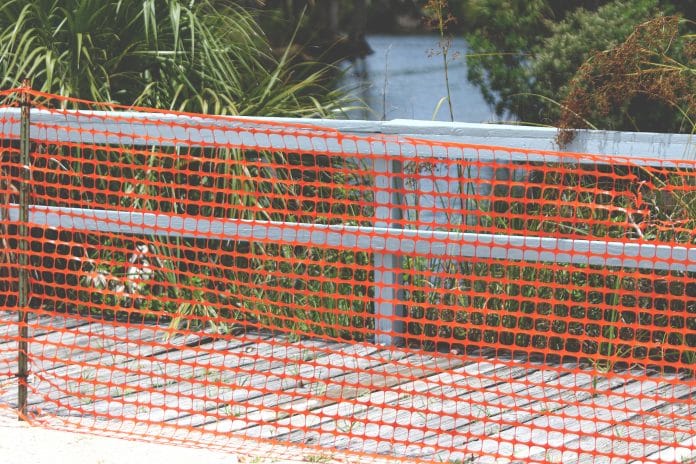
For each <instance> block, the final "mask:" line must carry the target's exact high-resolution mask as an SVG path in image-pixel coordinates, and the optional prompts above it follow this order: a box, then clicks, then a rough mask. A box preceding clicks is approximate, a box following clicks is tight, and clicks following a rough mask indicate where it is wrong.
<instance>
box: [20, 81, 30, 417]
mask: <svg viewBox="0 0 696 464" xmlns="http://www.w3.org/2000/svg"><path fill="white" fill-rule="evenodd" d="M25 88H28V86H27V85H26V83H25ZM29 109H30V102H29V94H28V93H27V92H26V91H23V92H22V99H21V119H20V132H19V172H20V186H19V257H18V262H19V289H18V302H17V303H18V308H19V311H18V319H19V344H18V352H17V380H18V387H17V388H18V390H17V406H18V412H19V414H18V415H17V416H18V419H19V420H20V421H23V420H25V419H26V413H27V399H28V398H27V381H28V377H29V359H28V352H29V346H28V342H27V339H28V337H29V327H28V326H27V316H28V314H27V311H26V310H27V306H28V303H29V225H28V223H29V193H30V190H29V187H30V186H29V182H30V180H31V176H30V168H29V166H30V163H31V161H30V158H29V135H30V134H29V123H30V121H29Z"/></svg>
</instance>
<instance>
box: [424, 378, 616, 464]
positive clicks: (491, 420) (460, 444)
mask: <svg viewBox="0 0 696 464" xmlns="http://www.w3.org/2000/svg"><path fill="white" fill-rule="evenodd" d="M621 385H623V381H622V380H619V379H613V381H606V379H595V378H594V377H593V376H591V375H582V374H580V373H572V372H570V370H569V371H568V373H567V374H566V375H560V376H558V377H557V378H556V379H555V380H554V382H550V381H549V382H545V383H544V384H541V385H534V386H531V388H529V389H527V390H524V389H523V390H520V392H521V393H522V395H521V396H520V397H519V398H516V397H515V396H512V395H510V396H508V397H505V396H503V398H505V399H504V405H505V407H503V408H499V407H498V408H496V410H494V411H491V413H489V414H487V415H486V416H482V417H479V418H478V420H476V421H471V420H470V419H468V418H463V419H458V420H457V421H456V425H457V427H456V428H452V429H450V430H449V431H446V432H441V433H439V434H430V435H429V436H428V437H426V438H425V439H424V440H423V442H424V443H425V444H428V445H430V446H432V448H433V450H434V449H436V448H440V449H443V448H444V449H453V450H457V451H456V452H455V453H454V455H453V456H450V455H449V454H448V453H436V454H435V455H434V456H427V457H429V458H433V459H435V460H438V459H442V458H443V456H447V459H469V458H470V457H471V456H476V459H477V460H478V459H481V458H480V456H481V455H485V454H486V453H491V452H492V453H498V449H499V448H500V447H502V448H503V452H505V451H506V448H505V446H506V443H505V442H503V443H501V442H500V441H499V440H498V438H497V437H498V435H500V434H501V433H504V432H505V431H510V433H511V434H512V435H513V437H514V436H515V433H516V431H517V429H518V427H522V426H523V425H524V424H525V422H527V421H530V420H532V419H533V418H535V417H538V416H544V415H546V414H548V413H549V412H550V411H552V410H553V409H554V408H562V407H564V406H565V405H568V404H575V403H576V402H577V401H578V399H579V398H585V397H588V396H591V393H589V391H590V390H592V389H593V388H594V387H596V388H599V389H605V388H612V387H619V386H621ZM496 388H497V387H496ZM509 391H510V389H509V387H508V388H504V389H503V390H502V393H508V392H509ZM539 398H543V400H541V401H540V400H539ZM513 441H514V438H513ZM492 447H495V450H492ZM513 451H514V450H513ZM513 454H514V453H512V452H511V453H510V456H512V455H513Z"/></svg>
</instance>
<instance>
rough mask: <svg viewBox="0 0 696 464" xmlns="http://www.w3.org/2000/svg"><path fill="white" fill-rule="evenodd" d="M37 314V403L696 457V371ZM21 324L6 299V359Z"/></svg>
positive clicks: (425, 445) (420, 445)
mask: <svg viewBox="0 0 696 464" xmlns="http://www.w3.org/2000/svg"><path fill="white" fill-rule="evenodd" d="M30 328H31V332H32V335H33V338H32V340H33V342H32V343H31V344H30V349H31V354H30V358H31V359H32V364H31V372H32V377H31V379H30V389H31V394H30V404H31V406H32V408H34V410H36V411H39V410H40V411H42V413H43V414H49V415H55V416H59V417H64V418H67V420H71V421H73V422H74V421H84V420H90V421H93V423H95V421H114V420H117V419H121V420H127V421H131V422H134V423H138V422H141V423H149V424H162V425H166V426H172V427H177V428H179V429H182V430H185V431H187V433H189V434H190V433H193V432H194V431H201V432H212V433H214V434H216V435H217V436H224V435H227V434H234V435H237V436H243V437H249V438H271V439H276V440H279V441H283V442H287V443H305V444H312V445H319V446H324V447H329V448H331V449H345V450H354V451H361V452H369V453H379V454H384V455H391V456H396V457H410V458H415V459H427V460H433V461H440V460H444V461H448V460H462V461H466V460H468V459H471V458H473V459H472V460H473V462H501V458H502V459H503V460H508V461H510V462H515V461H521V460H535V461H543V462H564V463H571V462H589V461H594V462H619V461H617V457H619V456H624V458H623V459H619V460H620V461H621V462H631V461H635V462H636V463H639V462H641V463H642V462H669V461H672V462H682V461H684V460H685V459H696V455H695V454H694V444H695V443H696V419H695V418H694V417H695V416H696V402H694V395H695V394H696V383H695V382H694V380H693V378H685V377H680V376H679V375H677V374H668V373H660V374H659V375H658V374H657V373H656V374H655V375H653V376H647V377H646V376H645V370H643V371H640V372H638V371H635V372H633V371H630V370H627V371H623V372H614V373H612V374H611V375H609V374H604V375H602V374H601V373H598V372H594V371H592V370H587V369H579V368H578V367H577V366H573V365H571V364H564V365H545V364H541V363H530V362H525V363H520V362H519V361H517V360H515V359H513V358H504V357H493V356H492V353H486V352H478V353H468V354H466V355H459V356H454V355H438V354H435V353H426V352H422V353H418V352H413V351H405V350H401V351H400V350H393V349H383V348H382V347H378V346H374V345H370V344H364V343H351V344H349V343H332V342H328V341H324V340H293V339H291V338H289V337H287V336H273V335H271V334H268V333H247V334H245V335H244V336H240V337H238V338H233V339H226V340H221V339H214V338H212V337H210V336H207V335H201V336H191V335H189V336H187V337H183V336H180V335H177V336H174V337H172V338H170V339H169V340H168V341H165V340H166V337H167V336H168V335H171V334H169V333H168V332H167V330H166V329H165V328H162V327H156V326H147V325H130V326H127V327H126V326H121V325H119V324H118V323H114V322H111V323H108V322H104V323H102V322H97V321H91V322H89V321H82V322H79V321H78V319H76V318H75V319H73V318H71V317H69V316H65V315H64V316H62V317H49V316H39V317H34V318H32V319H31V320H30ZM16 334H17V331H16V326H15V325H14V324H13V319H12V314H11V313H0V366H9V371H12V372H14V371H16V360H15V358H14V353H15V348H14V345H15V337H16ZM0 375H3V372H2V371H0ZM16 402H17V398H16V391H15V390H14V389H8V388H5V389H2V388H0V403H5V404H10V405H12V406H16ZM612 457H613V458H614V459H613V460H612Z"/></svg>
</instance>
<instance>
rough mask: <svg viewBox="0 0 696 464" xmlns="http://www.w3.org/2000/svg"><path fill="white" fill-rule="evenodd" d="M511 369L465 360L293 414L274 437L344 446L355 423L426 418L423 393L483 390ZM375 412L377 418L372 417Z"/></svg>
mask: <svg viewBox="0 0 696 464" xmlns="http://www.w3.org/2000/svg"><path fill="white" fill-rule="evenodd" d="M512 369H514V368H513V367H511V366H509V365H496V364H493V363H489V362H485V361H481V360H480V359H479V360H468V361H467V362H466V363H465V365H464V366H461V367H458V368H455V369H452V370H449V371H445V372H441V373H439V374H436V375H434V376H430V377H426V378H423V379H418V380H413V381H410V382H406V383H404V384H401V385H398V386H394V387H393V388H389V389H386V390H377V391H372V392H370V393H369V394H367V395H364V396H362V397H358V398H355V399H353V400H351V401H339V402H336V403H333V404H330V405H327V406H323V407H322V408H320V409H313V410H310V411H308V413H307V414H302V415H295V416H293V417H291V418H290V419H289V420H286V421H284V422H282V423H279V424H278V425H279V426H282V427H286V428H287V432H285V433H284V434H283V433H280V434H278V435H276V437H277V438H281V439H286V438H287V439H289V440H290V441H293V442H301V441H309V442H311V443H313V444H319V445H320V446H321V445H323V446H335V447H341V446H348V444H347V443H346V440H347V439H348V438H349V437H350V435H359V434H358V433H356V432H357V431H356V430H355V426H356V424H360V425H359V426H360V427H362V428H366V427H369V426H371V425H373V424H370V422H372V421H373V420H375V419H376V420H382V421H383V422H385V423H387V424H389V423H390V422H391V423H392V424H397V427H398V424H400V423H402V422H403V420H404V418H405V416H411V415H412V414H411V413H412V412H414V413H415V414H416V415H418V414H422V413H423V414H425V415H426V416H425V417H427V414H428V409H429V404H428V402H429V401H432V399H431V400H428V399H427V398H426V396H425V395H426V394H427V395H428V396H431V397H435V398H436V399H435V403H437V402H439V401H440V400H443V399H444V398H447V397H451V396H458V395H460V394H464V390H465V389H466V390H469V389H472V390H474V389H481V388H487V387H488V386H489V385H490V384H491V383H493V382H494V381H491V380H490V379H491V378H495V377H496V376H500V375H508V373H509V372H510V371H511V370H512ZM477 375H483V376H485V377H484V378H482V377H477ZM419 401H421V403H422V404H420V403H419ZM377 411H379V412H378V413H377V417H374V416H375V414H376V412H377ZM416 411H417V412H416ZM380 414H381V415H380ZM420 417H422V416H420ZM413 432H414V433H415V434H418V433H419V431H418V426H415V427H414V429H413ZM363 434H364V433H363ZM337 435H338V436H339V437H337ZM415 440H417V438H414V441H415ZM329 443H330V445H329Z"/></svg>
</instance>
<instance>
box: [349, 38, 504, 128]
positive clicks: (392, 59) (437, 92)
mask: <svg viewBox="0 0 696 464" xmlns="http://www.w3.org/2000/svg"><path fill="white" fill-rule="evenodd" d="M367 41H368V43H369V44H370V47H372V49H373V50H374V54H372V55H369V56H368V57H366V58H365V60H364V62H360V61H358V62H357V63H355V64H353V65H352V66H351V68H350V69H349V70H348V71H347V73H346V77H345V78H344V81H343V85H345V86H347V87H349V88H352V89H354V90H353V94H354V95H355V96H357V97H359V98H361V99H362V100H363V101H364V102H365V103H367V105H368V106H369V108H370V109H369V110H357V111H353V112H351V113H350V117H351V118H353V119H372V120H380V119H385V120H389V119H399V118H407V119H424V120H438V121H449V120H450V116H449V109H448V106H447V103H446V102H443V103H442V104H441V105H440V107H439V109H438V102H439V101H440V100H441V99H442V98H443V97H445V96H446V95H447V91H446V87H445V73H444V70H443V59H442V55H439V54H436V53H439V45H438V43H439V38H438V37H437V36H434V35H370V36H368V37H367ZM466 51H467V49H466V42H465V41H464V40H463V39H460V38H459V39H453V41H452V44H451V46H450V51H449V54H450V57H451V58H450V62H449V80H450V90H451V93H452V106H453V113H454V120H455V121H461V122H493V121H496V120H497V118H496V116H495V114H494V112H493V110H492V108H490V107H489V106H488V104H486V102H485V101H484V100H483V97H482V96H481V94H480V92H479V90H478V89H477V88H476V87H474V86H473V85H471V84H470V83H469V81H468V80H467V79H466V60H465V58H464V55H465V54H466ZM455 54H459V56H454V55H455ZM363 68H364V69H363ZM360 71H363V72H362V73H360ZM436 110H437V111H436Z"/></svg>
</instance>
